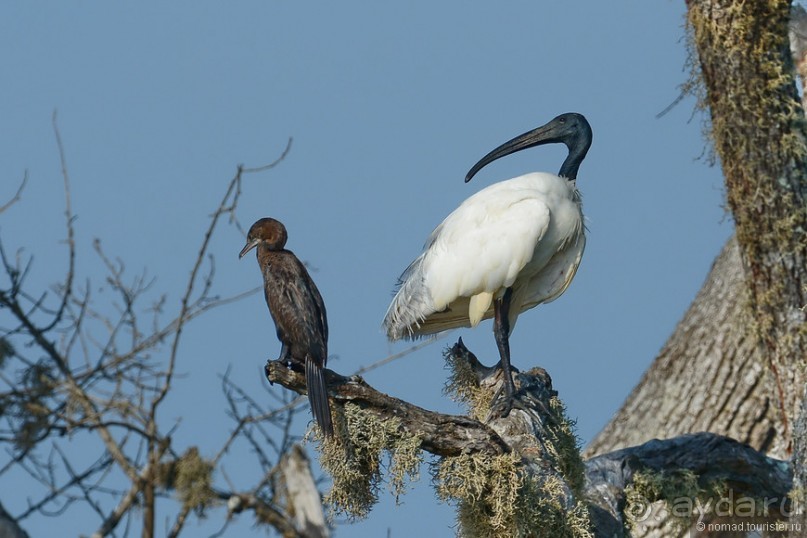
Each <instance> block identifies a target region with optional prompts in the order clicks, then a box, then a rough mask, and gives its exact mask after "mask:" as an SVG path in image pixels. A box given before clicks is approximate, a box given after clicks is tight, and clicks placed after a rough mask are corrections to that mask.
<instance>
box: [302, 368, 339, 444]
mask: <svg viewBox="0 0 807 538" xmlns="http://www.w3.org/2000/svg"><path fill="white" fill-rule="evenodd" d="M305 384H306V387H308V401H309V403H310V404H311V413H312V414H313V415H314V420H315V421H316V422H317V424H318V425H319V428H320V430H322V433H324V434H325V436H326V437H332V436H333V423H332V422H331V406H330V403H329V402H328V388H327V387H326V386H325V372H324V371H323V370H322V368H321V367H320V366H319V365H318V364H317V363H316V362H315V361H312V360H310V359H308V360H306V361H305Z"/></svg>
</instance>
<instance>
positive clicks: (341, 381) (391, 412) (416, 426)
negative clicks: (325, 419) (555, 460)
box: [266, 361, 510, 456]
mask: <svg viewBox="0 0 807 538" xmlns="http://www.w3.org/2000/svg"><path fill="white" fill-rule="evenodd" d="M325 375H326V380H327V383H328V392H329V394H330V397H331V398H332V399H334V400H335V401H336V402H339V403H342V404H344V403H347V402H351V403H354V404H357V405H359V406H361V407H362V408H363V409H364V410H365V411H367V412H369V413H372V414H374V415H376V416H377V417H378V418H379V419H382V420H385V419H390V418H396V419H398V420H400V421H401V423H402V427H403V428H404V429H405V430H406V432H407V433H409V434H411V435H413V436H414V435H417V436H419V437H421V438H422V440H423V441H422V444H421V448H422V449H423V450H425V451H427V452H430V453H432V454H435V455H437V456H456V455H459V454H462V453H466V452H469V451H470V452H483V453H486V454H503V453H505V452H508V451H509V450H510V447H509V446H508V445H507V443H505V442H504V440H502V438H501V437H500V436H499V435H498V434H497V433H496V432H495V431H494V430H493V429H491V428H490V427H489V426H487V425H485V424H483V423H481V422H479V421H478V420H473V419H471V418H468V417H464V416H459V415H447V414H443V413H437V412H434V411H429V410H427V409H423V408H422V407H418V406H416V405H413V404H410V403H409V402H405V401H403V400H400V399H398V398H395V397H393V396H389V395H387V394H384V393H383V392H379V391H377V390H376V389H374V388H373V387H371V386H370V385H368V384H367V382H366V381H364V379H362V378H361V377H360V376H350V377H345V376H342V375H339V374H337V373H336V372H334V371H332V370H326V371H325ZM266 378H267V379H268V380H269V382H270V383H278V384H280V385H282V386H284V387H286V388H287V389H290V390H293V391H295V392H297V393H299V394H305V393H306V387H305V375H304V374H303V373H302V372H299V371H296V370H293V369H289V368H287V367H286V365H285V364H284V363H282V362H279V361H269V362H268V363H267V364H266Z"/></svg>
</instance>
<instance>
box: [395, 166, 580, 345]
mask: <svg viewBox="0 0 807 538" xmlns="http://www.w3.org/2000/svg"><path fill="white" fill-rule="evenodd" d="M585 243H586V239H585V234H584V226H583V213H582V211H581V200H580V194H579V193H578V191H577V189H576V186H575V181H573V180H572V181H570V180H568V179H566V178H564V177H560V176H557V175H554V174H549V173H542V172H536V173H532V174H526V175H523V176H520V177H517V178H513V179H510V180H507V181H502V182H499V183H496V184H494V185H491V186H490V187H487V188H485V189H483V190H481V191H479V192H477V193H476V194H474V195H473V196H471V197H470V198H468V199H467V200H465V201H464V202H463V203H462V205H460V206H459V207H458V208H457V209H456V210H455V211H454V212H453V213H451V214H450V215H449V216H448V217H447V218H446V219H445V220H444V221H443V222H442V223H441V224H440V225H439V226H438V227H437V228H436V229H435V230H434V232H432V234H431V235H430V236H429V239H428V240H427V241H426V245H425V247H424V250H423V252H422V253H421V255H420V256H418V257H417V258H416V259H415V261H413V262H412V263H411V264H410V265H409V267H408V268H407V269H406V271H404V273H403V275H401V278H400V287H399V289H398V292H397V294H396V295H395V298H394V299H393V301H392V304H391V305H390V307H389V309H388V310H387V314H386V316H385V319H384V327H385V329H386V332H387V335H388V336H389V338H390V339H392V340H398V339H400V338H414V337H418V336H422V335H426V334H432V333H436V332H440V331H444V330H447V329H453V328H456V327H468V326H476V325H477V324H478V323H479V322H480V321H481V320H482V319H487V318H490V317H492V316H493V307H492V301H493V299H494V298H498V297H500V296H501V295H502V294H503V293H504V291H505V290H506V289H507V288H511V287H512V290H513V291H512V298H511V301H510V310H509V316H508V317H509V320H510V324H509V328H510V330H511V331H512V329H513V326H514V325H515V322H516V319H517V318H518V315H519V314H520V313H521V312H523V311H525V310H528V309H530V308H532V307H534V306H536V305H539V304H541V303H545V302H549V301H552V300H554V299H555V298H557V297H558V296H559V295H560V294H562V293H563V292H564V291H565V290H566V288H567V286H568V285H569V283H570V282H571V281H572V278H573V277H574V275H575V272H576V271H577V266H578V265H579V264H580V259H581V258H582V256H583V249H584V248H585Z"/></svg>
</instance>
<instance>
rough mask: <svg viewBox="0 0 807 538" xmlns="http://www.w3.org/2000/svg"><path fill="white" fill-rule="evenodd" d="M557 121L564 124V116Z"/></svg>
mask: <svg viewBox="0 0 807 538" xmlns="http://www.w3.org/2000/svg"><path fill="white" fill-rule="evenodd" d="M558 121H560V122H561V123H566V116H563V117H562V118H560V120H558Z"/></svg>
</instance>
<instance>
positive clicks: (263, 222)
mask: <svg viewBox="0 0 807 538" xmlns="http://www.w3.org/2000/svg"><path fill="white" fill-rule="evenodd" d="M288 237H289V236H288V234H287V233H286V227H285V226H283V223H282V222H280V221H279V220H275V219H273V218H270V217H266V218H263V219H259V220H257V221H256V222H255V224H253V225H252V227H250V229H249V233H248V234H247V244H246V245H244V248H243V249H241V253H240V254H239V255H238V257H239V258H243V257H244V254H246V253H247V252H249V251H250V250H252V249H253V248H255V247H257V246H258V245H260V244H264V245H266V246H267V247H268V248H269V250H283V247H284V246H286V240H287V239H288Z"/></svg>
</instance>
